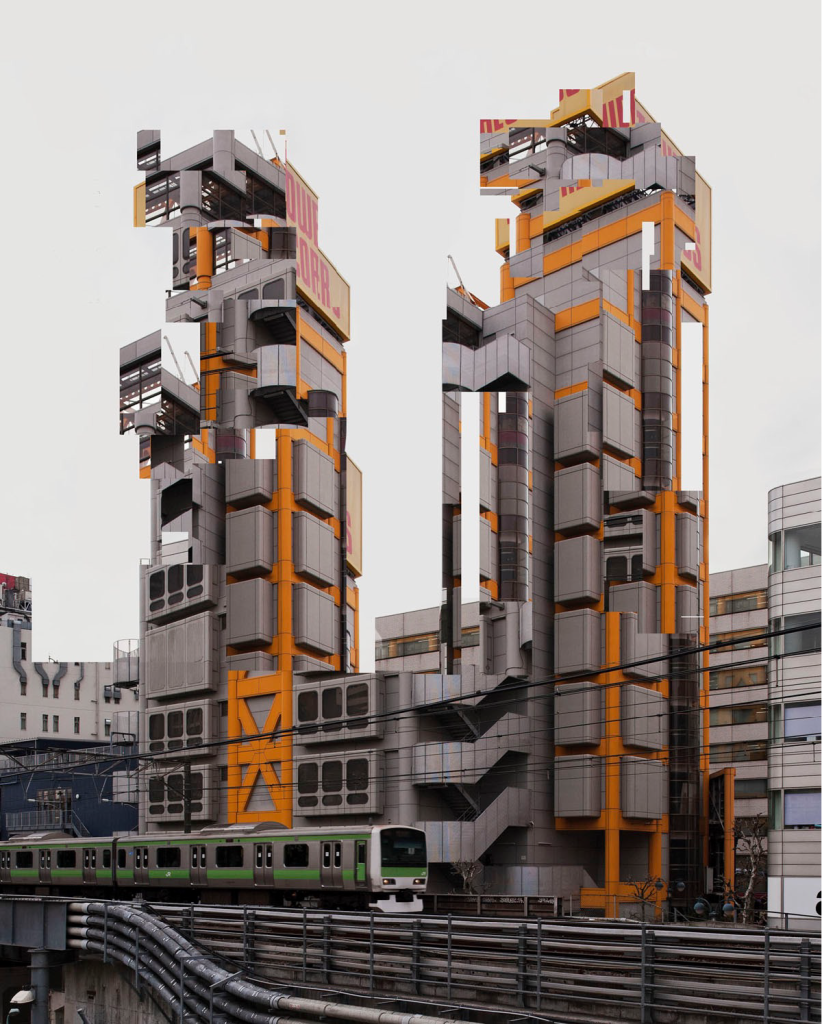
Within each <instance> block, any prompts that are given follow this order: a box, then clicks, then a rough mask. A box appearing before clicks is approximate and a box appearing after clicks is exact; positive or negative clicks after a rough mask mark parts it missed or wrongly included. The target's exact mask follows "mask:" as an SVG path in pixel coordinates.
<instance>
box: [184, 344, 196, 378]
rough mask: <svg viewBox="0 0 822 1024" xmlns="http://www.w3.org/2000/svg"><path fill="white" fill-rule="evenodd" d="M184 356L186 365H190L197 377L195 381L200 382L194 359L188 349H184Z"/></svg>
mask: <svg viewBox="0 0 822 1024" xmlns="http://www.w3.org/2000/svg"><path fill="white" fill-rule="evenodd" d="M185 357H186V359H187V360H188V365H189V366H190V367H191V371H192V373H193V374H194V376H195V377H196V378H197V383H198V384H199V383H200V374H199V373H198V372H197V367H196V366H195V365H194V360H193V359H192V358H191V356H190V355H189V354H188V349H186V350H185Z"/></svg>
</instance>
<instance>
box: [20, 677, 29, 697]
mask: <svg viewBox="0 0 822 1024" xmlns="http://www.w3.org/2000/svg"><path fill="white" fill-rule="evenodd" d="M27 689H28V683H27V682H26V681H25V679H21V680H20V696H21V697H25V696H26V690H27Z"/></svg>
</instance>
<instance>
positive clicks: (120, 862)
mask: <svg viewBox="0 0 822 1024" xmlns="http://www.w3.org/2000/svg"><path fill="white" fill-rule="evenodd" d="M125 866H126V851H125V850H118V851H117V867H118V868H124V867H125Z"/></svg>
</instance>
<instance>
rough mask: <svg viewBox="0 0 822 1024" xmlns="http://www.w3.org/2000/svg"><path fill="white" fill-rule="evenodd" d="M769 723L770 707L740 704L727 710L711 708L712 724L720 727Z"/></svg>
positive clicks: (763, 704) (760, 704)
mask: <svg viewBox="0 0 822 1024" xmlns="http://www.w3.org/2000/svg"><path fill="white" fill-rule="evenodd" d="M767 721H768V705H767V704H766V703H764V702H763V703H759V704H738V705H735V706H731V707H726V708H711V712H710V724H711V725H712V726H713V725H716V726H720V725H751V724H754V723H756V722H767Z"/></svg>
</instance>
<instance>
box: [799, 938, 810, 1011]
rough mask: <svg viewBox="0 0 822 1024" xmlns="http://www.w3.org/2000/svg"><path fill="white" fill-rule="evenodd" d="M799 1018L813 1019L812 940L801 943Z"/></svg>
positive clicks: (803, 940)
mask: <svg viewBox="0 0 822 1024" xmlns="http://www.w3.org/2000/svg"><path fill="white" fill-rule="evenodd" d="M799 1019H800V1020H810V1019H811V940H810V939H802V941H801V942H800V943H799Z"/></svg>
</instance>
